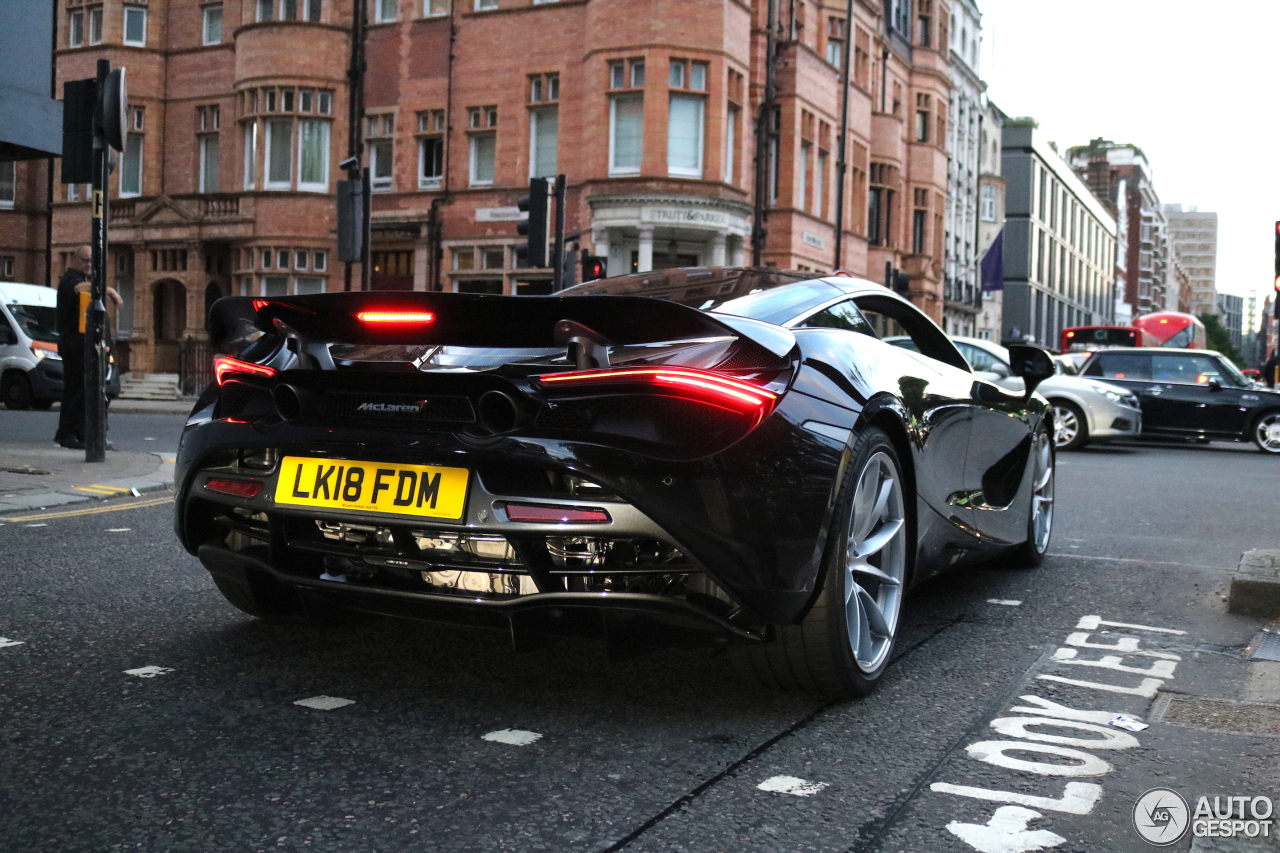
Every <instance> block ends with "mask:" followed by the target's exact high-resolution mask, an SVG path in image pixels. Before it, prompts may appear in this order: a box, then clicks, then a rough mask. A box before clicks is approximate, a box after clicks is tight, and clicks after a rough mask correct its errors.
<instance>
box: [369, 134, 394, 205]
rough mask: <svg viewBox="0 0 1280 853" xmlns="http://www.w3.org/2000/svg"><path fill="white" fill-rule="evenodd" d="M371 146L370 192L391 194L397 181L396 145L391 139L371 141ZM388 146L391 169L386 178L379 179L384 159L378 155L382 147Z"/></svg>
mask: <svg viewBox="0 0 1280 853" xmlns="http://www.w3.org/2000/svg"><path fill="white" fill-rule="evenodd" d="M368 145H369V190H370V191H371V192H375V193H385V192H390V191H391V188H392V186H393V185H394V184H395V180H396V145H395V142H394V141H393V140H391V139H389V138H383V139H370V140H369V142H368ZM383 145H385V146H387V148H388V149H390V150H389V153H388V154H387V158H388V159H389V160H390V161H391V162H390V163H388V164H385V165H388V166H389V167H390V168H389V169H388V170H387V175H386V177H382V178H380V177H378V168H379V167H380V166H382V165H384V164H383V162H382V158H381V157H380V156H379V155H378V151H379V149H380V146H383Z"/></svg>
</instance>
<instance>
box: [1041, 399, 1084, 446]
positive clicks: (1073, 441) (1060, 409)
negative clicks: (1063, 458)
mask: <svg viewBox="0 0 1280 853" xmlns="http://www.w3.org/2000/svg"><path fill="white" fill-rule="evenodd" d="M1049 402H1050V403H1051V404H1052V405H1053V443H1054V446H1055V447H1057V448H1058V449H1059V450H1078V449H1080V448H1081V447H1084V446H1085V444H1086V443H1087V442H1088V441H1089V421H1088V419H1087V418H1085V416H1084V412H1083V411H1082V410H1081V409H1080V407H1079V406H1077V405H1076V404H1075V403H1072V402H1071V401H1070V400H1050V401H1049Z"/></svg>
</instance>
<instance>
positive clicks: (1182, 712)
mask: <svg viewBox="0 0 1280 853" xmlns="http://www.w3.org/2000/svg"><path fill="white" fill-rule="evenodd" d="M1149 719H1150V720H1151V722H1153V723H1156V722H1164V723H1172V724H1174V725H1176V726H1188V727H1190V728H1195V729H1207V730H1208V731H1214V732H1237V733H1240V734H1250V735H1263V736H1265V737H1280V705H1253V704H1248V703H1245V702H1229V701H1226V700H1222V699H1198V698H1194V697H1182V696H1172V695H1170V694H1167V693H1166V694H1162V695H1161V696H1160V698H1158V699H1157V700H1156V703H1155V706H1154V707H1153V708H1152V713H1151V715H1150V718H1149Z"/></svg>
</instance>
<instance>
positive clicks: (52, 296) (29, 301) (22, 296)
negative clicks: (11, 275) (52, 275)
mask: <svg viewBox="0 0 1280 853" xmlns="http://www.w3.org/2000/svg"><path fill="white" fill-rule="evenodd" d="M0 303H4V304H5V305H15V304H16V305H41V306H56V305H57V304H58V291H57V290H55V289H54V288H52V287H43V286H41V285H38V284H18V283H16V282H12V281H5V282H0Z"/></svg>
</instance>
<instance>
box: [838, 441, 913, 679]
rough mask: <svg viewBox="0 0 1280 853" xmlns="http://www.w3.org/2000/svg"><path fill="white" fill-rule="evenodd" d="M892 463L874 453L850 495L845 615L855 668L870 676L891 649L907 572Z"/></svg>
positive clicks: (903, 523) (904, 530) (904, 527)
mask: <svg viewBox="0 0 1280 853" xmlns="http://www.w3.org/2000/svg"><path fill="white" fill-rule="evenodd" d="M904 507H905V505H904V502H903V499H902V483H901V477H900V475H899V474H898V469H897V467H896V466H895V465H894V463H893V459H892V458H891V457H890V456H889V454H888V453H885V452H884V451H883V450H881V451H878V452H876V453H874V454H873V455H872V456H871V458H870V459H868V460H867V464H866V465H865V466H864V467H863V469H862V473H861V474H860V475H859V476H858V485H857V488H856V489H855V490H854V493H853V505H852V507H851V517H850V519H849V541H848V545H847V547H846V549H845V570H844V613H845V623H846V625H847V627H848V632H849V648H850V651H852V653H853V658H854V660H855V661H856V662H857V664H858V668H859V669H861V670H862V671H863V672H865V673H870V672H874V671H875V670H876V669H877V668H879V667H880V666H881V665H882V664H883V663H884V659H885V657H886V656H887V655H888V654H889V649H890V648H891V647H892V646H893V638H894V635H895V634H896V633H897V630H898V616H899V614H900V613H901V611H902V592H903V585H904V581H905V580H906V573H907V522H906V512H905V508H904Z"/></svg>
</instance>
